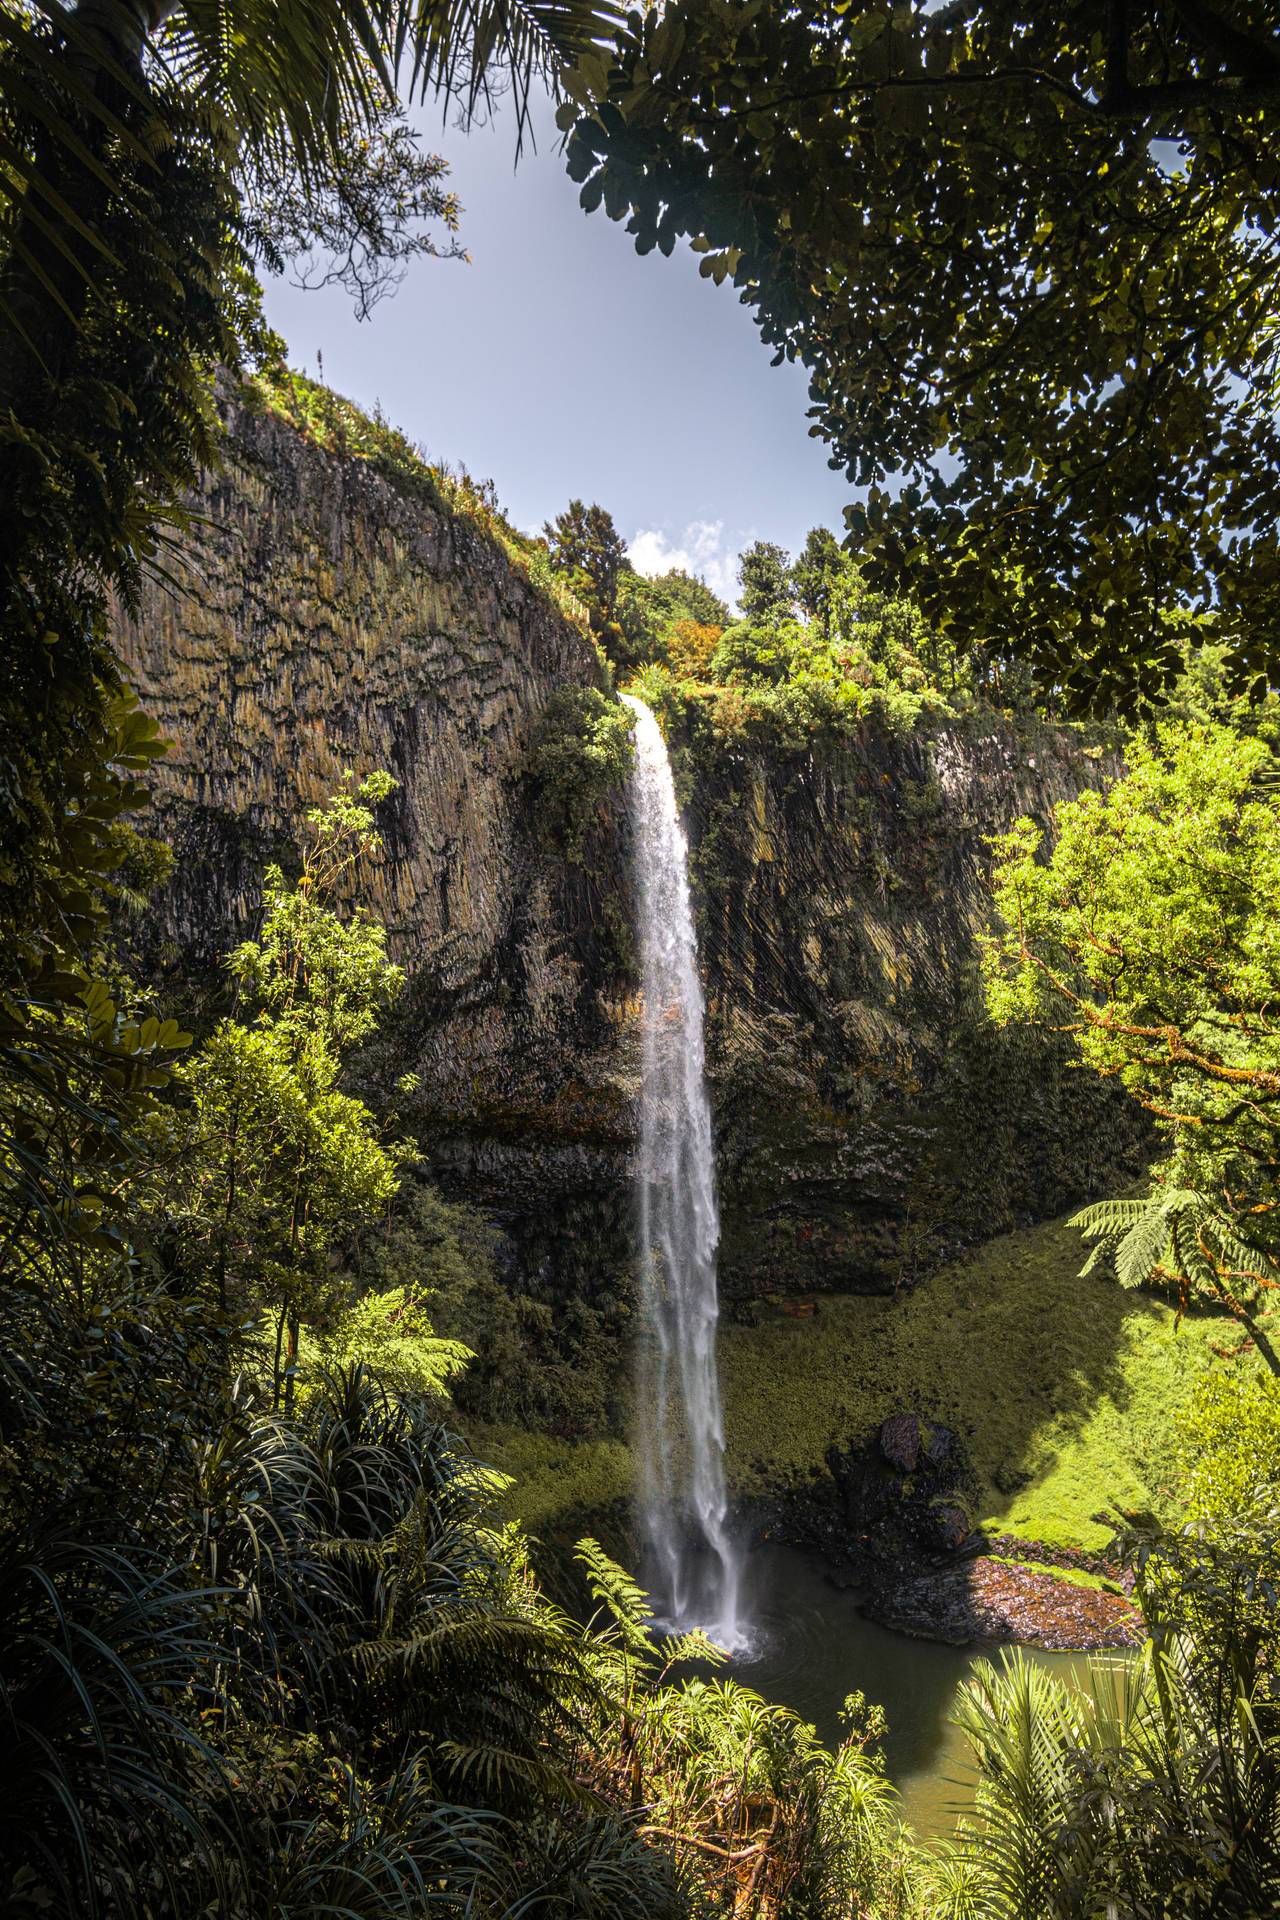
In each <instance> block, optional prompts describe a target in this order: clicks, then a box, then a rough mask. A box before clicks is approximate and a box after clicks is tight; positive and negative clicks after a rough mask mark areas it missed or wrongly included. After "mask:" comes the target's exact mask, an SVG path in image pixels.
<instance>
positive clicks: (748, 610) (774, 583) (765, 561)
mask: <svg viewBox="0 0 1280 1920" xmlns="http://www.w3.org/2000/svg"><path fill="white" fill-rule="evenodd" d="M789 563H790V556H789V555H788V554H786V553H784V552H783V550H782V548H781V547H775V546H774V544H773V542H772V541H770V540H757V541H756V542H755V544H754V545H753V546H750V547H748V548H747V550H746V552H745V553H743V554H741V555H739V558H738V585H739V586H740V587H741V589H742V592H741V594H740V595H739V602H740V605H741V607H742V617H743V619H744V620H749V621H750V622H751V623H752V625H753V626H762V627H767V626H771V625H772V624H773V623H774V622H775V621H778V620H789V619H790V618H791V615H792V613H793V611H794V608H795V593H794V590H793V587H792V581H791V573H790V569H789Z"/></svg>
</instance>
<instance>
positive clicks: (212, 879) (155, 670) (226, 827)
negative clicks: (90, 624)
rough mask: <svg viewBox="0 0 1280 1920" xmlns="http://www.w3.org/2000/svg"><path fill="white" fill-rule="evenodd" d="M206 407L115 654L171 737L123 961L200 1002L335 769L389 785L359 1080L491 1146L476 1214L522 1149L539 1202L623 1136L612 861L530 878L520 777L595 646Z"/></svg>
mask: <svg viewBox="0 0 1280 1920" xmlns="http://www.w3.org/2000/svg"><path fill="white" fill-rule="evenodd" d="M219 398H220V405H221V408H222V412H223V415H224V418H225V421H226V424H227V428H228V437H227V443H226V448H227V450H226V459H225V464H224V468H223V470H222V471H221V472H219V473H209V474H206V475H205V476H204V477H203V481H202V485H201V488H200V490H199V492H198V495H197V497H196V498H195V499H194V500H193V501H192V502H191V503H190V504H191V506H192V508H193V518H192V524H191V530H190V533H189V535H188V537H187V540H186V542H185V545H184V547H183V550H182V553H181V556H180V559H179V561H178V562H177V564H176V565H172V566H171V575H172V578H171V580H170V581H169V582H168V583H165V584H164V585H160V584H157V585H155V586H154V587H153V588H152V589H151V590H150V591H149V593H148V595H147V599H146V603H145V605H144V608H143V610H142V614H141V617H140V618H139V619H138V620H137V621H136V622H131V621H122V622H121V623H120V626H119V632H118V644H119V646H120V650H121V652H122V655H123V658H124V661H125V664H126V667H127V669H128V671H129V673H130V675H131V676H132V678H133V680H134V682H135V684H136V686H137V688H138V690H139V693H140V695H141V697H142V699H143V701H144V702H145V704H146V705H147V706H148V708H149V709H150V710H151V711H152V712H153V713H154V714H155V715H156V716H157V718H158V719H159V720H160V722H161V724H162V726H163V729H164V730H165V732H166V733H168V734H169V735H170V736H171V738H172V740H173V746H172V749H171V751H170V753H169V755H168V758H167V760H166V761H165V763H164V766H163V769H162V771H161V773H160V776H159V781H158V787H157V792H156V801H155V807H154V827H155V828H156V829H158V831H159V832H160V833H161V835H162V836H163V837H164V838H166V839H168V840H169V841H171V843H172V844H173V846H174V848H175V851H176V853H177V856H178V857H177V864H176V869H175V873H174V878H173V881H172V883H171V884H170V885H169V886H168V887H167V888H166V889H165V890H164V893H163V894H162V895H161V896H160V897H159V899H158V900H157V902H156V904H155V908H154V911H153V912H152V914H151V915H150V916H149V918H148V920H147V922H146V923H145V924H144V926H143V928H142V929H141V931H140V934H139V936H138V939H137V942H136V945H137V948H138V951H139V953H140V957H141V960H142V963H143V964H144V965H145V966H146V967H147V969H148V970H149V971H150V972H152V973H153V974H154V972H155V971H156V970H157V968H159V969H160V970H164V969H165V968H168V969H169V970H170V971H171V972H172V973H173V974H174V975H175V976H176V977H175V979H174V982H173V985H174V989H175V991H176V992H179V993H183V992H185V993H189V992H190V991H191V989H192V987H193V985H198V986H204V987H208V986H212V985H214V984H215V983H216V982H217V980H218V977H219V969H218V960H219V957H220V955H222V954H223V953H224V952H225V951H226V950H227V948H228V947H229V946H230V945H232V944H234V942H235V941H236V940H237V939H239V938H242V937H243V936H244V934H245V933H246V932H247V931H248V930H249V927H250V924H251V919H252V915H253V912H254V909H255V903H256V900H257V897H258V891H259V882H260V878H261V873H262V868H263V866H264V864H265V863H266V861H267V860H269V859H272V858H281V859H283V860H284V861H285V863H286V865H287V863H288V860H289V858H290V857H291V855H292V853H293V850H294V847H295V844H296V834H297V832H298V829H299V827H300V825H301V822H302V816H303V815H304V813H305V810H306V808H307V807H309V806H311V805H314V804H315V803H316V802H317V801H318V800H320V799H322V798H323V797H324V796H325V795H327V794H328V793H330V792H331V791H332V790H333V788H334V786H335V785H336V783H337V781H338V779H339V778H340V776H341V774H342V771H343V769H344V768H346V767H352V768H354V769H356V770H357V771H358V772H362V773H363V772H367V771H369V770H370V769H372V768H377V767H384V768H387V769H389V770H390V772H391V773H393V774H394V775H395V777H396V779H397V780H398V781H399V783H400V785H399V790H398V792H397V793H396V794H395V795H394V796H393V798H392V800H391V801H390V802H389V803H388V805H387V807H386V809H385V812H384V815H383V816H382V825H383V829H384V833H385V838H386V845H387V857H386V859H385V860H384V861H383V862H382V863H381V864H380V865H379V866H378V867H377V868H376V870H374V871H373V872H372V873H370V874H366V875H364V876H362V881H361V894H362V898H364V899H365V900H366V902H367V903H368V904H369V906H370V907H371V909H372V911H373V912H374V913H375V915H376V916H377V917H378V918H380V919H381V920H383V921H384V922H385V923H386V925H387V926H388V928H389V930H390V939H391V946H392V950H393V952H394V953H395V956H396V958H397V959H398V960H399V961H400V962H401V963H402V964H403V965H404V966H405V967H406V968H407V969H408V972H409V976H410V984H409V988H408V991H407V993H406V995H405V998H404V1002H403V1004H402V1006H401V1008H400V1009H399V1011H398V1014H397V1016H396V1020H395V1024H394V1027H393V1028H392V1030H391V1031H390V1033H389V1035H388V1038H387V1044H386V1045H384V1047H383V1048H382V1049H381V1053H380V1055H375V1056H374V1057H373V1058H372V1059H371V1061H370V1063H369V1070H370V1073H371V1074H373V1075H375V1076H376V1075H377V1074H378V1072H379V1070H381V1071H382V1073H383V1076H384V1077H385V1078H388V1079H389V1078H399V1077H400V1076H401V1075H403V1074H404V1073H405V1072H406V1071H413V1072H415V1073H416V1074H417V1075H418V1077H419V1089H418V1093H417V1095H416V1096H415V1098H416V1115H415V1117H416V1119H417V1120H418V1122H419V1124H420V1125H421V1126H422V1127H423V1129H424V1130H425V1131H427V1132H430V1133H432V1134H441V1133H444V1132H447V1130H448V1129H449V1127H450V1126H453V1125H457V1126H461V1127H462V1128H463V1130H464V1132H465V1133H466V1134H467V1135H468V1136H470V1137H475V1136H482V1137H483V1138H484V1139H486V1140H487V1142H488V1146H487V1149H486V1148H483V1147H479V1146H478V1147H477V1149H476V1151H475V1152H474V1153H473V1155H472V1158H473V1160H474V1163H475V1164H474V1168H473V1171H474V1173H475V1175H476V1178H477V1181H478V1184H479V1186H480V1187H481V1188H483V1189H485V1191H486V1195H487V1194H488V1192H489V1190H492V1192H493V1195H494V1197H496V1196H497V1193H498V1191H499V1190H504V1191H505V1190H506V1189H508V1188H509V1186H510V1183H511V1180H512V1179H516V1180H523V1181H524V1183H525V1184H526V1185H527V1184H529V1183H530V1182H531V1181H532V1179H533V1178H534V1176H533V1175H532V1174H530V1173H528V1172H524V1173H522V1171H521V1169H520V1168H519V1167H518V1166H514V1165H512V1166H507V1165H505V1164H504V1161H505V1160H508V1159H510V1157H511V1156H510V1153H509V1151H508V1149H509V1147H510V1145H511V1143H512V1141H515V1142H516V1143H517V1145H518V1144H519V1142H520V1140H521V1138H522V1137H533V1136H536V1137H537V1139H538V1142H539V1148H540V1151H539V1153H538V1154H537V1155H536V1156H535V1158H536V1159H537V1160H538V1162H539V1163H540V1172H539V1174H538V1175H537V1178H538V1179H540V1180H541V1181H542V1182H543V1183H545V1179H546V1176H547V1164H546V1149H548V1148H549V1147H552V1146H555V1145H558V1144H563V1145H564V1146H565V1148H566V1150H567V1153H568V1162H569V1164H568V1169H567V1177H568V1178H569V1179H570V1181H571V1182H572V1181H576V1180H577V1179H578V1178H580V1177H581V1175H582V1174H583V1173H585V1172H586V1171H587V1170H588V1168H589V1165H590V1158H589V1156H588V1157H587V1158H586V1159H584V1150H583V1145H582V1143H583V1142H584V1141H586V1140H592V1141H598V1140H603V1141H604V1142H606V1143H608V1144H609V1145H610V1146H613V1147H616V1144H617V1142H618V1141H620V1140H625V1139H626V1138H628V1137H629V1131H630V1124H631V1106H632V1103H633V1096H634V1088H633V1087H632V1086H631V1085H630V1084H629V1082H628V1079H627V1074H626V1060H627V1049H626V1047H625V1045H622V1046H620V1045H619V1042H618V1036H619V1034H620V1032H622V1031H624V1030H625V1028H626V1025H627V1005H628V1000H629V996H630V993H631V986H630V981H629V978H628V976H627V974H626V972H625V969H624V967H623V965H622V964H621V961H620V959H619V956H618V954H617V952H616V951H615V939H614V936H613V934H612V933H611V932H610V928H609V926H608V925H607V924H606V915H605V907H606V904H607V902H608V899H609V898H610V895H611V890H613V889H616V887H617V886H618V884H619V883H620V881H619V876H620V874H621V863H622V862H623V861H624V859H625V846H624V845H623V842H622V839H621V837H620V836H618V835H616V834H614V835H609V834H605V835H603V836H601V835H597V836H596V840H597V842H598V844H597V845H596V846H595V849H594V850H595V853H596V858H595V860H594V861H593V863H592V871H591V872H590V873H586V872H584V871H582V870H581V869H578V868H573V867H569V866H568V865H566V864H565V863H564V862H562V861H557V860H554V859H548V858H547V856H546V854H545V852H544V851H543V850H542V847H541V845H540V841H539V836H538V834H537V832H536V830H535V828H536V822H535V821H534V820H533V819H532V818H531V817H530V796H529V795H528V793H527V791H526V783H525V780H524V775H523V766H524V760H525V756H526V753H527V750H528V745H529V740H530V735H531V730H532V729H533V727H534V726H535V724H536V722H537V720H538V717H539V715H540V713H541V712H542V710H543V708H544V707H545V705H546V703H547V700H548V699H549V697H550V696H551V694H552V693H553V692H555V690H556V689H557V688H560V687H563V686H566V685H570V684H582V683H594V682H595V680H596V678H597V665H596V656H595V652H594V649H593V647H592V645H591V642H590V640H589V638H588V636H587V635H586V634H585V633H584V632H583V631H582V630H580V629H579V628H578V627H576V626H574V625H573V624H572V623H571V622H570V621H569V620H567V619H566V618H565V617H564V615H563V614H561V613H560V611H559V610H558V609H557V608H556V607H555V606H554V605H553V604H552V603H550V602H549V601H548V600H547V599H546V598H545V596H544V595H542V594H541V593H540V592H539V591H538V590H537V589H536V588H535V587H534V586H533V585H532V584H531V583H530V582H529V581H528V580H527V579H526V578H524V577H523V576H522V575H521V573H520V572H519V570H518V569H517V568H516V567H514V566H513V565H512V563H511V562H510V560H509V559H508V558H507V556H506V554H505V553H504V552H503V551H502V550H501V549H500V548H499V547H498V546H497V545H496V544H495V543H494V542H493V541H492V540H490V539H489V538H487V537H486V536H485V535H484V534H483V533H481V532H480V531H479V530H478V529H477V528H476V527H475V525H474V524H473V523H472V522H471V521H469V520H468V519H467V518H466V517H465V516H463V515H459V514H453V513H450V512H449V511H448V510H447V509H446V508H445V507H444V506H443V505H441V504H440V503H439V502H438V501H433V500H432V499H430V498H429V497H426V496H425V495H424V497H421V498H412V499H410V498H406V497H404V496H403V495H402V494H399V493H397V492H396V491H395V490H394V489H393V488H392V486H390V485H389V484H388V483H387V481H386V480H385V479H383V478H382V477H380V475H379V474H378V473H377V472H376V471H375V470H374V469H373V467H372V466H371V465H370V464H369V463H368V462H367V461H364V460H359V459H343V458H337V457H333V456H330V455H328V454H326V453H324V452H323V451H321V450H320V449H319V448H317V447H316V446H314V445H312V444H309V443H308V442H307V441H306V440H304V439H303V438H302V437H301V436H300V435H299V434H298V433H297V432H295V431H294V430H293V429H292V428H291V427H289V426H287V425H285V424H284V423H282V422H281V421H279V420H278V419H276V418H274V417H272V416H270V415H264V414H262V413H259V412H255V411H252V410H250V408H249V407H248V406H247V405H246V404H245V402H244V400H243V398H242V397H240V396H239V395H238V394H237V393H236V392H235V391H234V390H233V389H231V387H230V386H229V385H228V386H224V387H222V388H220V393H219ZM615 917H616V916H615ZM521 1158H523V1159H527V1158H528V1156H527V1154H525V1155H523V1156H522V1155H517V1159H521ZM486 1169H487V1170H488V1171H487V1173H486Z"/></svg>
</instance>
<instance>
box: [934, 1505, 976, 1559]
mask: <svg viewBox="0 0 1280 1920" xmlns="http://www.w3.org/2000/svg"><path fill="white" fill-rule="evenodd" d="M930 1524H931V1528H932V1532H933V1536H934V1538H935V1540H936V1541H937V1543H938V1545H939V1546H940V1547H941V1548H942V1549H943V1550H944V1552H947V1553H954V1552H955V1551H956V1549H957V1548H958V1547H962V1546H963V1545H964V1543H965V1541H966V1540H967V1539H968V1537H969V1516H968V1514H967V1513H966V1512H965V1510H964V1508H963V1507H961V1506H958V1505H956V1504H955V1503H954V1502H953V1501H949V1500H948V1501H946V1502H944V1503H942V1504H941V1505H938V1506H935V1507H932V1508H931V1509H930Z"/></svg>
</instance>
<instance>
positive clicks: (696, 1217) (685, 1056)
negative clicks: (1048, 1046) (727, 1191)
mask: <svg viewBox="0 0 1280 1920" xmlns="http://www.w3.org/2000/svg"><path fill="white" fill-rule="evenodd" d="M622 698H623V699H624V700H625V701H626V704H627V705H628V706H629V707H630V708H631V710H632V712H633V713H634V715H635V745H636V764H635V772H634V773H633V775H632V783H631V791H632V807H633V812H634V819H635V836H636V877H637V881H638V885H639V896H640V899H639V909H640V936H641V967H642V981H643V988H644V1055H643V1069H642V1080H641V1096H640V1161H639V1168H638V1173H637V1184H638V1188H639V1200H640V1272H641V1305H642V1312H643V1315H644V1330H643V1333H642V1337H641V1342H640V1358H639V1367H638V1388H639V1395H638V1405H637V1422H636V1424H637V1429H638V1434H637V1439H638V1450H639V1454H640V1462H641V1478H640V1510H641V1519H642V1522H643V1526H644V1530H645V1534H646V1536H647V1541H648V1546H649V1551H650V1555H651V1558H652V1562H653V1566H652V1570H651V1573H650V1579H651V1582H652V1584H653V1586H654V1588H655V1595H654V1597H655V1600H656V1601H657V1604H658V1606H659V1608H660V1609H661V1610H663V1611H664V1612H665V1614H666V1617H667V1618H668V1620H669V1621H670V1623H671V1625H672V1626H673V1627H676V1628H687V1627H693V1626H699V1627H703V1628H704V1629H705V1630H706V1632H707V1633H708V1634H709V1635H710V1637H711V1638H712V1639H713V1640H715V1641H716V1642H717V1643H718V1644H719V1645H721V1646H724V1647H726V1648H728V1649H729V1650H730V1651H733V1650H735V1649H736V1648H737V1647H738V1646H740V1645H741V1642H742V1631H741V1627H740V1625H739V1622H738V1569H737V1561H736V1557H735V1555H734V1552H733V1548H732V1547H731V1545H730V1542H729V1538H728V1535H727V1533H726V1531H725V1511H726V1499H725V1483H724V1429H723V1425H722V1422H721V1416H720V1383H719V1380H718V1377H717V1374H716V1322H717V1320H718V1318H719V1302H718V1300H717V1297H716V1248H717V1246H718V1244H719V1241H720V1215H719V1212H718V1210H717V1207H716V1194H715V1168H714V1161H713V1157H712V1146H711V1106H710V1103H709V1101H708V1099H707V1086H706V1077H705V1073H704V1062H703V1016H704V1003H703V997H702V981H701V979H700V977H699V974H698V949H697V942H696V940H695V937H694V929H693V913H692V909H691V907H690V904H689V847H688V842H687V841H686V840H685V836H684V830H683V828H682V827H681V825H680V816H679V813H678V811H677V809H676V796H675V786H674V783H673V781H672V778H671V763H670V761H669V760H668V759H667V748H666V742H665V741H664V740H663V737H662V732H661V729H660V728H659V726H658V723H657V721H656V720H655V719H654V717H653V715H652V713H651V712H650V711H649V709H648V707H646V706H645V704H644V702H643V701H641V700H635V699H632V698H631V697H630V696H629V695H627V694H623V696H622ZM673 1389H678V1409H677V1407H676V1406H675V1405H673V1400H674V1399H676V1397H677V1396H676V1394H675V1393H673Z"/></svg>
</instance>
